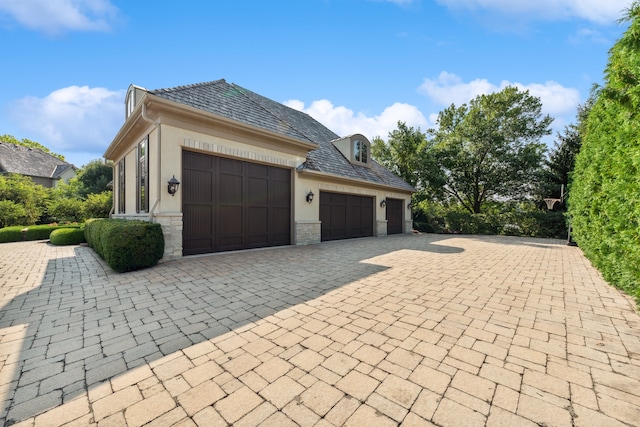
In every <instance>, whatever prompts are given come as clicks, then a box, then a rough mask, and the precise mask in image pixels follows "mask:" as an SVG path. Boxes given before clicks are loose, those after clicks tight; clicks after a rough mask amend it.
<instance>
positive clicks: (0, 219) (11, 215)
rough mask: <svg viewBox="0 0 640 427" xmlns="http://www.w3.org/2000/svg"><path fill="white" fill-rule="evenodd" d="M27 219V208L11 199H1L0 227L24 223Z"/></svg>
mask: <svg viewBox="0 0 640 427" xmlns="http://www.w3.org/2000/svg"><path fill="white" fill-rule="evenodd" d="M26 220H27V211H26V210H25V208H24V207H23V206H21V205H19V204H17V203H15V202H13V201H11V200H0V227H10V226H12V225H19V224H24V223H25V222H26Z"/></svg>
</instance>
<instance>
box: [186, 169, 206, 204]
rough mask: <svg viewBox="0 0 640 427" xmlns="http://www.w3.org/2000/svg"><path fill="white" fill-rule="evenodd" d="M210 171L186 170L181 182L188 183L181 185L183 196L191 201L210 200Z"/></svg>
mask: <svg viewBox="0 0 640 427" xmlns="http://www.w3.org/2000/svg"><path fill="white" fill-rule="evenodd" d="M212 175H213V174H212V173H211V172H207V171H199V170H186V171H185V172H184V174H183V178H182V180H183V182H188V183H189V184H188V185H184V184H183V185H182V191H183V192H184V193H183V197H185V198H187V199H188V200H191V201H193V202H211V201H212V200H213V194H212V193H211V186H210V185H209V183H210V182H211V177H212Z"/></svg>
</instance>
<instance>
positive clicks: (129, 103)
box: [125, 90, 136, 119]
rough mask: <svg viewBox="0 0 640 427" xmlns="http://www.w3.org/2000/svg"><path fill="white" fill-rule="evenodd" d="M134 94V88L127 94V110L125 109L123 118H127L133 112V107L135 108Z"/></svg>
mask: <svg viewBox="0 0 640 427" xmlns="http://www.w3.org/2000/svg"><path fill="white" fill-rule="evenodd" d="M135 94H136V92H135V90H131V91H129V93H128V95H127V102H126V105H127V111H126V116H125V119H126V118H128V117H129V116H130V115H131V113H132V112H133V109H134V108H136V99H135Z"/></svg>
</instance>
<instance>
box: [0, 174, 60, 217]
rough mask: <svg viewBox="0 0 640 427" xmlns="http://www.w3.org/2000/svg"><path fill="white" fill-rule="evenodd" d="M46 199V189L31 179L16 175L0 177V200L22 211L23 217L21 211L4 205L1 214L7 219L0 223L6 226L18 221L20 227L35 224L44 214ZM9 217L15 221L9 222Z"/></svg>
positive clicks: (47, 195)
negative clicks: (18, 207)
mask: <svg viewBox="0 0 640 427" xmlns="http://www.w3.org/2000/svg"><path fill="white" fill-rule="evenodd" d="M48 199H49V193H48V191H47V189H45V188H44V187H42V186H41V185H38V184H35V183H34V182H33V181H32V180H31V178H28V177H26V176H22V175H17V174H8V175H0V200H6V201H9V202H11V203H13V204H15V205H19V206H21V207H22V208H23V209H24V215H23V214H22V212H23V210H22V209H18V210H16V209H15V208H13V207H12V206H11V205H10V204H9V203H4V204H3V213H2V214H4V215H6V216H7V217H6V218H4V219H2V220H0V222H1V223H3V224H7V223H9V222H15V221H17V220H19V221H21V222H23V224H21V225H32V224H35V223H36V222H37V221H38V220H39V219H40V217H41V215H43V214H44V213H45V210H46V208H45V205H46V203H47V201H48ZM9 217H11V218H17V219H14V220H11V221H10V220H9V219H8V218H9ZM12 225H16V224H12Z"/></svg>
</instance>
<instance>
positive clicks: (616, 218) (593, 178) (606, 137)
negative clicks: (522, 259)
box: [569, 2, 640, 304]
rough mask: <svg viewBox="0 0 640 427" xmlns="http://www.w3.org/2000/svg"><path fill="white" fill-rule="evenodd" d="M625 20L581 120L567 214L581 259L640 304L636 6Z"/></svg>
mask: <svg viewBox="0 0 640 427" xmlns="http://www.w3.org/2000/svg"><path fill="white" fill-rule="evenodd" d="M625 20H626V21H628V22H630V25H629V28H628V29H627V30H626V31H625V33H624V34H623V36H622V37H621V38H620V40H618V41H617V42H616V44H615V45H614V46H613V47H612V48H611V50H610V51H609V54H610V56H609V63H608V66H607V68H606V70H605V73H604V75H605V84H604V86H603V87H602V88H601V91H600V92H599V94H598V98H597V100H596V102H595V104H594V105H593V107H592V108H591V111H590V113H589V116H588V118H587V122H586V130H585V132H584V137H583V140H582V146H581V148H580V152H579V153H578V156H577V157H576V167H575V170H574V173H573V183H572V186H571V189H570V193H569V213H570V214H571V219H572V224H573V230H574V236H575V239H576V242H577V243H578V245H580V248H581V249H582V250H583V252H584V254H585V255H586V256H587V258H589V260H591V262H592V263H593V265H594V266H595V267H596V268H598V270H600V272H601V273H602V275H603V277H604V278H605V280H607V281H608V282H609V283H611V284H612V285H614V286H616V287H618V288H620V289H622V290H624V291H625V292H626V293H627V294H629V295H632V296H634V297H635V298H636V301H637V302H638V304H640V144H639V143H638V141H639V140H640V127H639V126H638V124H639V123H640V91H639V90H638V89H640V86H639V85H638V81H640V2H633V3H632V5H631V7H630V9H629V10H628V11H627V16H626V19H625Z"/></svg>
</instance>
